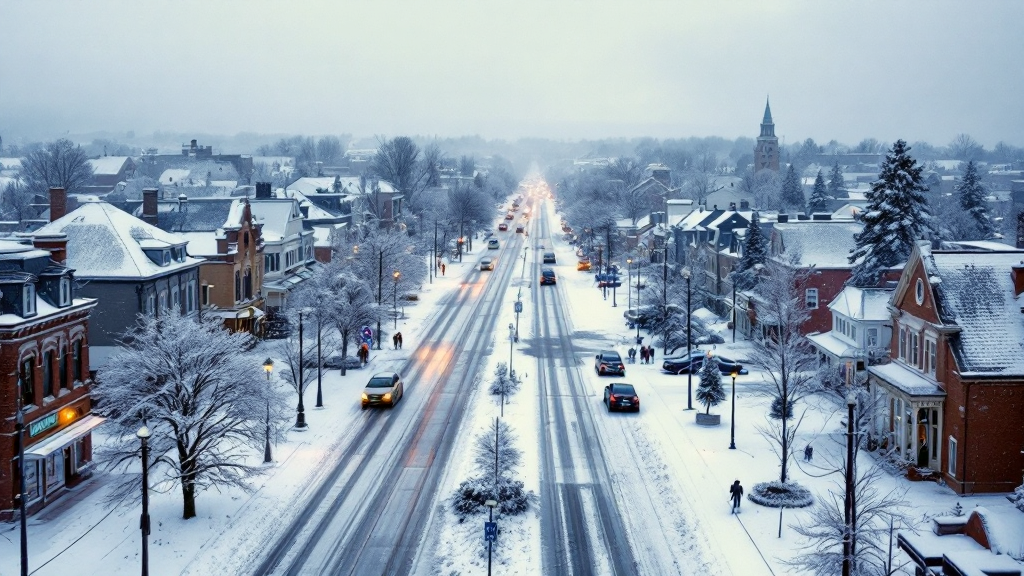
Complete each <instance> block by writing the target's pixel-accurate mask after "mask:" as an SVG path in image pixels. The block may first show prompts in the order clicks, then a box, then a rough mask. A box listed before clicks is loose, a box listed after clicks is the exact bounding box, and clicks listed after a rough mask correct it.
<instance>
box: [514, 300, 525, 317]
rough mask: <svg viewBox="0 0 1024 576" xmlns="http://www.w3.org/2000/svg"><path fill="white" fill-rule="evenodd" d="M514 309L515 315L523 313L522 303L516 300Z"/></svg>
mask: <svg viewBox="0 0 1024 576" xmlns="http://www.w3.org/2000/svg"><path fill="white" fill-rule="evenodd" d="M515 309H516V314H519V313H520V312H522V311H523V303H522V302H520V301H519V300H516V306H515Z"/></svg>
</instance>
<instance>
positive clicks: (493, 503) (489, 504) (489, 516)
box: [484, 500, 498, 576]
mask: <svg viewBox="0 0 1024 576" xmlns="http://www.w3.org/2000/svg"><path fill="white" fill-rule="evenodd" d="M497 505H498V501H497V500H486V501H484V506H487V508H488V511H487V523H488V524H494V507H495V506H497ZM492 544H494V540H493V537H488V539H487V576H491V545H492Z"/></svg>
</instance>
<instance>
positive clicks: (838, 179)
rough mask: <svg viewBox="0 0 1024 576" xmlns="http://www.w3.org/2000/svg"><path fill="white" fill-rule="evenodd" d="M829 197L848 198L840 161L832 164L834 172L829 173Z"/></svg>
mask: <svg viewBox="0 0 1024 576" xmlns="http://www.w3.org/2000/svg"><path fill="white" fill-rule="evenodd" d="M828 195H829V196H831V197H833V198H845V197H846V185H845V184H843V169H842V168H840V167H839V160H836V161H835V164H832V170H831V171H830V172H829V173H828Z"/></svg>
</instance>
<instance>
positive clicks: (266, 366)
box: [263, 358, 274, 464]
mask: <svg viewBox="0 0 1024 576" xmlns="http://www.w3.org/2000/svg"><path fill="white" fill-rule="evenodd" d="M263 371H264V372H266V373H267V388H269V387H270V373H271V372H273V371H274V361H273V360H271V359H270V358H267V359H266V360H264V361H263ZM267 394H268V397H267V432H266V437H267V442H266V444H264V445H263V463H264V464H266V463H268V462H273V461H274V457H273V455H272V454H271V453H270V397H269V394H270V391H269V390H268V391H267Z"/></svg>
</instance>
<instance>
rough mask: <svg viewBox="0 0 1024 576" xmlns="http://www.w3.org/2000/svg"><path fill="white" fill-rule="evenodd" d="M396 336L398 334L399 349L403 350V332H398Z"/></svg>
mask: <svg viewBox="0 0 1024 576" xmlns="http://www.w3.org/2000/svg"><path fill="white" fill-rule="evenodd" d="M395 336H398V349H399V350H401V349H402V333H401V332H399V333H398V334H395Z"/></svg>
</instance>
